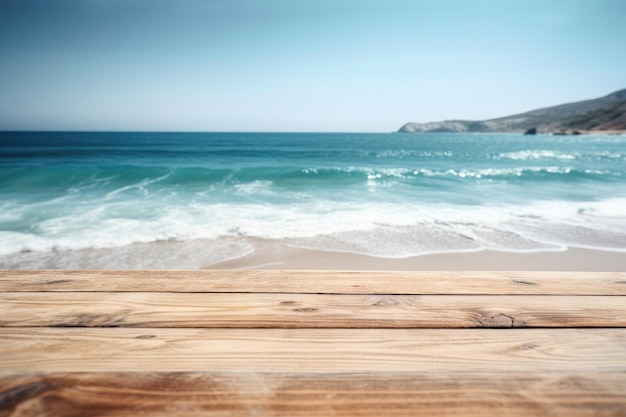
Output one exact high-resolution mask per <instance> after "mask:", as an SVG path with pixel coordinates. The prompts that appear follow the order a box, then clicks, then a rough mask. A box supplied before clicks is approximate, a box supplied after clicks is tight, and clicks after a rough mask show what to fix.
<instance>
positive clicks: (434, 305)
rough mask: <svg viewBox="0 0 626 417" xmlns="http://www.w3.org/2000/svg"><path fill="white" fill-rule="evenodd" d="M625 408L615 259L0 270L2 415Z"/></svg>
mask: <svg viewBox="0 0 626 417" xmlns="http://www.w3.org/2000/svg"><path fill="white" fill-rule="evenodd" d="M125 415H128V416H196V415H202V416H289V417H297V416H386V415H389V416H420V415H429V416H448V415H458V416H535V415H536V416H626V273H619V272H618V273H615V272H613V273H588V272H585V273H570V272H359V271H354V272H328V271H278V272H277V271H232V270H230V271H0V417H2V416H125Z"/></svg>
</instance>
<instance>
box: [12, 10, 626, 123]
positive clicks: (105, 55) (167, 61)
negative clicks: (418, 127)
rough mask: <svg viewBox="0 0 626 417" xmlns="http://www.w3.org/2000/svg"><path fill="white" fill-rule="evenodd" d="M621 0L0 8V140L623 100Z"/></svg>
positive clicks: (378, 119)
mask: <svg viewBox="0 0 626 417" xmlns="http://www.w3.org/2000/svg"><path fill="white" fill-rule="evenodd" d="M624 22H626V1H625V0H550V1H546V0H176V1H174V0H171V1H166V0H54V1H52V0H19V1H18V0H0V130H113V131H136V130H144V131H270V132H280V131H287V132H298V131H311V132H391V131H395V130H397V129H398V128H400V127H401V126H402V125H403V124H404V123H406V122H428V121H439V120H446V119H468V120H484V119H489V118H495V117H500V116H507V115H511V114H515V113H520V112H524V111H528V110H533V109H536V108H541V107H546V106H551V105H556V104H561V103H565V102H572V101H580V100H584V99H590V98H596V97H600V96H604V95H607V94H609V93H611V92H614V91H616V90H620V89H623V88H626V24H624Z"/></svg>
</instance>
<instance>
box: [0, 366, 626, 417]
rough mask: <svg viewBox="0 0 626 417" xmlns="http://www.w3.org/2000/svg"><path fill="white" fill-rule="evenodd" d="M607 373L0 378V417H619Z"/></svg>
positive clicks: (623, 391)
mask: <svg viewBox="0 0 626 417" xmlns="http://www.w3.org/2000/svg"><path fill="white" fill-rule="evenodd" d="M625 387H626V385H624V383H623V376H622V375H620V374H615V373H597V372H585V373H582V372H575V371H574V372H571V373H550V374H545V373H537V372H533V371H527V372H523V373H515V374H510V375H483V374H466V373H442V374H439V375H434V374H426V375H424V374H419V373H406V372H403V373H386V374H372V373H356V374H349V373H348V374H306V373H296V374H293V373H259V372H247V373H219V372H208V373H202V372H190V373H155V372H143V373H118V372H109V373H53V374H43V375H37V374H25V375H20V376H17V377H15V376H11V377H4V378H2V377H0V416H1V417H9V416H15V417H17V416H21V417H35V416H42V415H45V416H52V417H61V416H63V417H89V416H198V415H202V416H235V417H238V416H284V417H301V416H344V417H347V416H372V417H378V416H411V417H413V416H420V415H428V416H465V417H485V416H513V417H518V416H519V417H528V416H554V417H556V416H559V417H560V416H568V417H583V416H584V417H591V416H594V417H596V416H599V417H602V416H623V415H624V414H626V388H625Z"/></svg>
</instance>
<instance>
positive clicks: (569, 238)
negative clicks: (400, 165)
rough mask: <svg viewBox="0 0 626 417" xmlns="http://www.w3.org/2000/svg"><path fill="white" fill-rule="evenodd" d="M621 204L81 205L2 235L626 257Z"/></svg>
mask: <svg viewBox="0 0 626 417" xmlns="http://www.w3.org/2000/svg"><path fill="white" fill-rule="evenodd" d="M623 207H626V199H609V200H602V201H597V202H594V201H592V202H564V201H544V202H536V203H532V204H529V205H500V206H489V207H486V206H460V205H450V204H393V203H383V202H377V201H373V202H361V203H358V204H357V203H354V202H352V203H348V202H331V201H316V202H314V203H294V204H290V205H272V204H233V203H213V204H211V203H199V202H195V203H190V204H184V205H177V206H166V207H162V208H161V209H159V208H158V207H157V206H148V207H142V208H137V207H136V204H133V202H127V203H125V204H122V203H117V204H108V205H104V206H97V207H92V208H91V209H90V210H85V209H84V207H83V208H81V210H82V212H75V213H68V214H67V215H64V216H58V217H54V218H50V219H46V220H43V221H39V222H35V223H34V224H33V225H32V227H31V229H30V231H29V232H24V231H21V232H15V231H0V255H9V254H14V253H20V252H32V251H37V252H41V251H59V250H78V249H85V248H114V247H122V246H128V245H131V244H136V243H148V242H155V241H162V240H176V241H191V240H199V239H204V240H215V239H219V238H223V237H228V236H231V237H242V236H243V237H256V238H264V239H281V240H284V241H286V242H288V243H290V244H292V245H296V246H303V247H309V248H315V249H333V250H342V251H349V252H358V253H367V254H371V255H376V256H388V257H398V256H400V257H402V256H410V255H419V254H423V253H432V252H450V251H465V250H477V249H485V248H487V249H497V250H508V251H535V250H555V249H559V248H563V247H565V246H570V245H573V246H581V247H582V246H584V247H594V248H603V249H610V250H626V214H624V211H623ZM8 215H9V216H18V213H16V212H13V213H9V214H8Z"/></svg>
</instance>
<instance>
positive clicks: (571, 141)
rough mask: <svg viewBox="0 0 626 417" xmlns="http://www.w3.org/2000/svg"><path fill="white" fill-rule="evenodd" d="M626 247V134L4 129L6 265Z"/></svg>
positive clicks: (0, 200)
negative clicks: (271, 249) (267, 252)
mask: <svg viewBox="0 0 626 417" xmlns="http://www.w3.org/2000/svg"><path fill="white" fill-rule="evenodd" d="M263 241H271V242H278V243H280V244H283V245H287V246H291V247H296V248H304V249H314V250H321V251H334V252H347V253H356V254H364V255H370V256H374V257H382V258H405V257H411V256H418V255H425V254H433V253H450V252H472V251H481V250H486V249H489V250H495V251H503V252H543V251H563V250H566V249H567V248H568V247H578V248H592V249H599V250H607V251H620V252H626V136H611V135H580V136H552V135H533V136H530V135H526V136H525V135H521V134H483V133H469V134H468V133H416V134H401V133H215V132H214V133H154V132H145V133H137V132H132V133H123V132H117V133H111V132H109V133H102V132H96V133H87V132H2V133H0V268H1V269H20V268H29V269H40V268H53V269H74V268H95V269H134V268H142V269H148V268H164V269H165V268H174V269H186V268H192V269H193V268H203V267H210V266H211V265H216V264H219V263H220V262H224V261H227V260H232V259H237V258H240V257H243V256H246V255H249V254H251V253H252V252H253V251H254V247H255V245H254V242H263Z"/></svg>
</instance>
